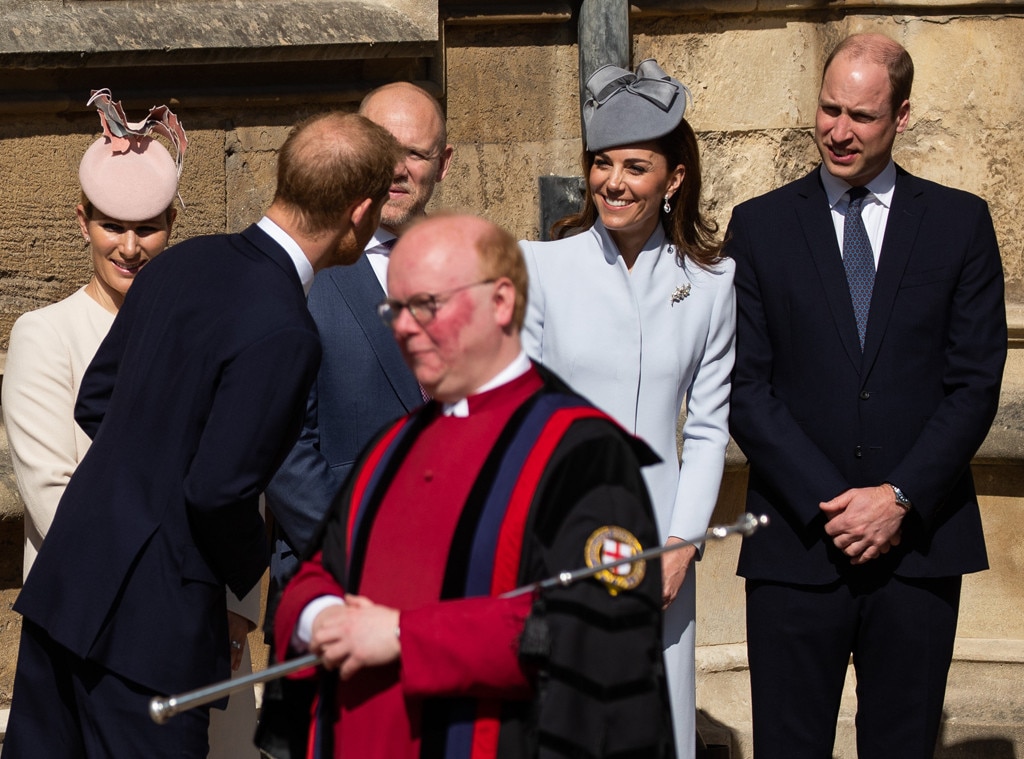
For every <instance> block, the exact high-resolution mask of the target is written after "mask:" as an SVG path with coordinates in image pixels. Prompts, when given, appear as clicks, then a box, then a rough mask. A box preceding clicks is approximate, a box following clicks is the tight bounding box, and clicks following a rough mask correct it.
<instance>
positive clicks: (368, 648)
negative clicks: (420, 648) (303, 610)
mask: <svg viewBox="0 0 1024 759" xmlns="http://www.w3.org/2000/svg"><path fill="white" fill-rule="evenodd" d="M398 620H399V612H398V610H397V609H391V608H388V607H387V606H378V605H377V604H375V603H373V602H372V601H370V599H368V598H365V597H363V596H353V595H347V596H345V603H344V604H338V605H336V606H329V607H327V608H326V609H324V610H323V611H321V612H320V613H319V614H317V615H316V618H315V619H314V620H313V631H312V636H311V637H310V641H309V650H310V651H311V652H312V653H315V654H317V655H318V656H320V657H321V659H322V662H323V665H324V667H326V668H327V669H337V670H338V672H339V674H340V676H341V679H342V680H348V679H349V678H350V677H352V676H353V675H354V674H355V673H356V672H358V671H359V670H361V669H363V668H364V667H377V666H381V665H384V664H390V663H391V662H394V661H397V660H398V657H399V656H400V655H401V652H402V648H401V644H400V643H399V639H398Z"/></svg>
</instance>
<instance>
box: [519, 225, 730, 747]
mask: <svg viewBox="0 0 1024 759" xmlns="http://www.w3.org/2000/svg"><path fill="white" fill-rule="evenodd" d="M520 247H521V248H522V250H523V253H524V255H525V257H526V263H527V267H528V269H529V275H530V288H529V304H528V307H527V313H526V323H525V325H524V327H523V333H522V336H523V342H524V346H525V348H526V351H527V353H528V354H529V355H530V356H531V357H532V358H534V359H536V360H538V361H540V362H541V363H543V364H544V365H545V366H547V367H549V368H550V369H552V370H553V371H554V372H555V373H556V374H558V375H559V376H560V377H562V379H564V380H565V381H566V382H568V383H569V385H571V386H572V387H573V388H574V389H575V390H576V391H577V392H579V393H581V394H582V395H583V396H585V397H586V398H588V399H589V400H590V401H591V402H593V403H594V404H596V405H597V406H598V407H600V408H601V409H603V410H604V411H606V412H607V413H609V414H611V416H613V417H614V418H615V419H616V420H618V422H619V423H620V424H622V425H623V426H624V427H625V428H626V429H628V430H629V431H630V432H632V433H634V434H635V435H637V436H638V437H640V438H643V439H644V440H645V441H647V443H648V444H649V445H650V446H651V447H652V448H654V450H655V451H656V452H657V453H658V455H659V456H660V457H661V459H662V463H660V464H657V465H655V466H651V467H647V468H645V469H644V477H645V480H646V482H647V487H648V489H649V491H650V494H651V500H652V501H653V503H654V508H655V511H656V512H657V519H658V529H659V532H660V534H661V536H662V541H663V542H664V540H665V539H667V538H668V537H669V536H675V537H679V538H693V537H696V536H699V535H702V534H703V533H704V531H705V530H706V529H707V526H708V522H709V521H710V519H711V513H712V511H713V510H714V507H715V502H716V500H717V498H718V490H719V486H720V485H721V480H722V470H723V467H724V463H725V448H726V445H727V444H728V442H729V432H728V421H729V389H730V379H729V378H730V373H731V372H732V366H733V355H734V349H735V334H736V308H735V296H734V293H733V275H734V272H735V266H734V264H733V262H732V260H730V259H723V260H722V261H721V262H720V263H719V264H717V265H716V266H715V267H714V269H713V270H710V271H709V270H705V269H702V268H700V267H698V266H697V265H696V264H694V263H693V262H691V261H689V260H688V261H687V262H686V265H685V266H680V265H679V264H678V263H677V262H676V251H675V246H674V245H672V244H671V243H670V242H669V241H668V240H667V238H666V236H665V233H664V230H663V229H662V227H661V225H660V224H659V225H658V227H657V229H656V230H655V232H654V234H653V235H652V236H651V238H650V239H649V240H648V241H647V243H646V244H645V245H644V248H643V250H642V251H641V252H640V255H639V256H638V257H637V260H636V262H635V264H634V265H633V269H632V271H630V270H629V269H627V268H626V264H625V262H624V261H623V260H622V258H621V257H620V256H619V251H618V248H617V247H616V245H615V243H614V242H613V241H612V239H611V238H610V237H609V235H608V232H607V230H606V229H605V228H604V225H603V224H602V223H601V222H600V221H598V222H597V223H596V224H595V225H594V226H593V227H592V228H591V229H589V230H588V231H586V232H583V233H581V234H578V235H575V236H573V237H569V238H566V239H563V240H558V241H553V242H528V241H523V242H521V243H520ZM684 403H685V410H686V419H685V423H684V425H683V445H682V464H681V465H680V464H679V457H678V454H677V445H676V430H677V426H676V425H677V420H678V418H679V414H680V411H681V410H682V409H683V406H684ZM645 547H646V546H645ZM694 574H695V573H694V572H693V571H692V569H691V571H690V572H688V574H687V577H686V581H685V582H684V583H683V587H682V588H681V589H680V591H679V595H678V597H677V598H676V600H675V602H674V603H673V604H672V606H670V607H669V609H668V611H667V612H666V614H665V638H664V642H665V664H666V668H667V672H668V682H669V689H670V691H671V697H672V710H673V721H674V724H675V731H676V745H677V751H678V755H679V756H680V757H687V759H689V758H690V757H693V755H694V751H695V748H694V743H695V733H696V729H695V706H694V617H695V615H696V608H695V605H696V601H695V587H696V586H695V583H694Z"/></svg>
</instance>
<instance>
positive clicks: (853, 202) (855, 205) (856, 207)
mask: <svg viewBox="0 0 1024 759" xmlns="http://www.w3.org/2000/svg"><path fill="white" fill-rule="evenodd" d="M870 194H871V193H870V192H868V188H867V187H851V188H850V189H849V191H848V192H847V195H849V196H850V205H849V207H850V209H852V210H853V211H854V212H856V213H860V207H861V205H862V204H863V203H864V198H866V197H867V196H868V195H870Z"/></svg>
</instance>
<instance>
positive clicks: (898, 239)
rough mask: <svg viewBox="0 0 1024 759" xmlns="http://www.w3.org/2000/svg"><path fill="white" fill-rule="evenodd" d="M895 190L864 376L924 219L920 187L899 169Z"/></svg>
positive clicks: (877, 277) (870, 321)
mask: <svg viewBox="0 0 1024 759" xmlns="http://www.w3.org/2000/svg"><path fill="white" fill-rule="evenodd" d="M896 171H897V174H896V190H895V191H894V192H893V196H892V207H891V208H890V209H889V218H888V220H887V221H886V224H885V235H884V236H883V238H882V250H881V251H880V252H879V257H878V273H877V274H876V275H875V288H874V291H873V292H872V294H871V311H870V313H869V315H868V331H867V334H866V336H865V340H864V366H865V372H864V375H865V376H867V373H868V372H867V369H868V368H869V367H871V366H872V365H873V364H874V361H875V358H876V357H877V356H878V350H879V348H880V346H881V344H882V337H883V336H884V335H885V331H886V328H887V327H888V326H889V318H890V317H891V316H892V309H893V305H894V304H895V302H896V293H897V292H899V287H900V281H901V280H902V279H903V272H904V271H905V270H906V268H907V262H908V261H909V260H910V254H911V252H912V251H913V249H914V242H915V240H916V239H917V234H918V230H919V229H920V227H921V219H922V218H924V205H925V201H924V198H923V195H922V192H921V188H920V185H919V183H918V182H916V181H915V179H914V177H912V176H911V175H909V174H907V173H906V172H905V171H903V169H901V168H899V167H898V166H897V167H896Z"/></svg>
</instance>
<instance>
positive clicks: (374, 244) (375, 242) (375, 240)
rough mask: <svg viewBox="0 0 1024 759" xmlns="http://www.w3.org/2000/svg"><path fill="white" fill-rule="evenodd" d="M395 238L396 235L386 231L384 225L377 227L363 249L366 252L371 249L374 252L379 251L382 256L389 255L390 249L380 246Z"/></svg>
mask: <svg viewBox="0 0 1024 759" xmlns="http://www.w3.org/2000/svg"><path fill="white" fill-rule="evenodd" d="M397 238H398V235H395V234H392V233H391V232H388V231H387V230H386V229H384V227H377V231H376V232H374V233H373V237H371V238H370V242H368V243H367V244H366V248H365V250H366V251H367V252H370V251H373V252H374V253H379V254H380V255H382V256H389V255H391V251H390V250H388V249H387V248H382V247H381V246H382V245H384V243H386V242H389V241H391V240H395V239H397ZM374 248H378V250H374Z"/></svg>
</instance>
